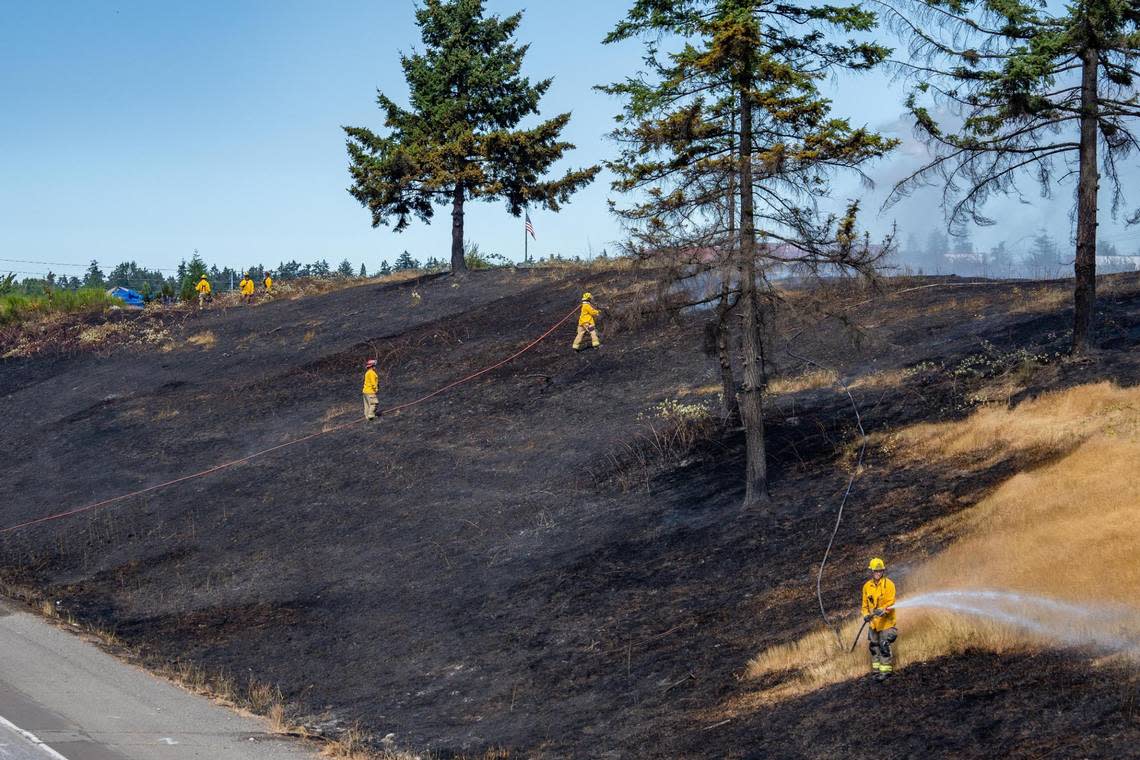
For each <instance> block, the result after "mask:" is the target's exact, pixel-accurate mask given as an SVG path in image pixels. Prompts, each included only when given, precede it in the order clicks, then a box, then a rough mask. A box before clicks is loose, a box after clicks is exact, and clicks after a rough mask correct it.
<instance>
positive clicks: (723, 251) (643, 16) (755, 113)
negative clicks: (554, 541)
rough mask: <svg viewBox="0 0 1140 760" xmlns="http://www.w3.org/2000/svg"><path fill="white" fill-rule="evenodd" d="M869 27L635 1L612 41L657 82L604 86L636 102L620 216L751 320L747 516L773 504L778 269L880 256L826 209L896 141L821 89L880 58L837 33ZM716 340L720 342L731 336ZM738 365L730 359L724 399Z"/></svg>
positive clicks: (724, 0)
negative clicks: (823, 204)
mask: <svg viewBox="0 0 1140 760" xmlns="http://www.w3.org/2000/svg"><path fill="white" fill-rule="evenodd" d="M874 25H875V15H874V14H873V13H870V12H868V11H866V10H864V9H863V8H862V7H861V6H860V5H859V4H858V3H855V4H851V5H844V6H833V5H824V4H819V5H812V4H810V3H805V4H802V5H798V4H797V5H790V4H774V3H771V2H769V1H768V0H635V2H634V3H633V6H632V8H631V9H630V11H629V13H628V15H627V17H626V19H625V20H624V21H622V22H620V23H619V24H618V26H617V27H616V28H615V30H614V31H613V32H612V33H611V34H610V35H609V37H608V38H607V41H610V42H614V41H618V40H624V39H628V38H630V37H641V38H645V39H646V40H647V46H648V55H647V57H646V65H647V68H648V74H647V75H646V76H638V77H634V78H630V79H627V80H625V81H623V82H618V83H616V84H613V85H610V86H608V87H606V88H603V89H605V90H606V91H607V92H610V93H612V94H617V95H621V96H623V97H624V98H625V99H626V103H627V105H626V111H625V113H624V114H623V116H622V117H621V119H620V120H619V122H620V126H619V127H618V129H617V130H616V132H615V135H614V136H615V138H616V139H617V141H618V142H619V143H621V144H622V145H623V151H622V154H621V156H620V158H619V159H618V160H616V161H613V162H611V163H610V165H609V168H610V169H611V170H613V171H614V172H615V174H616V175H617V180H616V181H615V183H614V186H615V188H616V189H618V190H621V191H627V192H628V191H637V192H639V194H640V197H639V199H638V200H637V201H635V202H634V203H633V204H631V205H630V206H628V207H625V208H619V209H617V211H618V213H619V214H620V215H621V216H622V217H623V218H624V219H625V220H626V222H627V223H629V224H630V225H631V227H632V229H633V234H634V240H635V246H636V247H639V248H641V249H642V250H645V251H646V252H647V253H648V254H649V255H652V256H655V257H658V258H659V257H660V254H661V253H662V252H671V253H672V254H673V256H674V257H675V258H676V260H677V262H678V263H679V264H680V270H681V271H680V273H679V274H680V276H683V277H687V276H691V274H692V270H693V267H701V266H708V265H710V264H711V267H712V268H715V269H718V270H720V275H719V276H720V278H721V281H720V285H719V288H718V289H717V292H716V293H714V295H712V296H711V297H710V298H709V299H707V300H713V299H715V300H717V301H718V303H719V307H718V314H720V315H723V314H724V313H736V314H738V315H739V317H740V330H741V349H742V350H741V357H740V365H741V368H742V383H741V388H740V391H739V394H738V398H739V407H740V415H741V419H742V421H743V423H744V428H745V437H746V441H747V464H746V473H745V486H746V489H745V506H746V507H750V506H753V505H760V504H764V503H766V502H767V501H768V499H769V497H768V484H767V483H768V479H767V464H766V455H765V445H764V425H763V409H762V394H763V388H764V384H765V380H764V368H763V366H762V360H763V355H764V348H763V345H762V335H761V314H762V307H763V301H764V300H765V299H766V298H770V297H772V296H773V295H774V291H773V290H772V289H771V288H768V287H766V285H767V283H768V282H769V279H768V277H767V275H768V274H769V273H770V272H772V271H774V270H779V269H784V270H786V269H797V270H799V271H801V272H804V273H819V272H821V271H827V272H837V271H848V270H851V269H854V270H858V271H865V272H869V271H870V268H871V265H872V264H873V262H874V260H875V258H876V256H877V253H872V251H871V248H870V247H869V246H866V245H864V246H862V247H860V246H858V245H856V242H857V241H856V235H855V228H854V214H855V211H856V209H857V207H858V206H857V204H855V203H852V204H851V206H850V207H849V209H848V214H847V216H846V217H844V218H843V219H842V220H840V219H838V218H836V217H834V216H831V217H825V218H821V214H820V213H819V211H818V208H817V207H816V205H815V204H816V198H818V197H819V196H825V195H826V194H827V192H828V188H829V185H828V177H829V175H830V173H831V172H832V171H833V170H835V169H848V170H853V171H856V172H859V171H860V169H859V167H860V166H862V165H863V164H864V163H865V162H867V161H870V160H872V159H874V158H876V157H878V156H881V155H883V154H884V153H885V152H886V151H888V150H890V149H891V148H892V147H893V145H894V142H893V141H891V140H887V139H884V138H883V137H881V136H880V135H877V134H875V133H873V132H869V131H867V130H865V129H862V128H855V127H852V126H851V125H850V124H849V123H848V122H847V121H846V120H844V119H841V118H837V117H834V116H832V115H831V104H830V102H829V101H828V100H827V99H826V98H825V97H823V96H822V94H821V93H820V91H819V87H818V83H819V82H820V81H821V80H822V79H824V78H825V77H827V76H828V75H829V74H831V73H833V72H834V71H836V70H838V69H843V68H846V69H855V70H858V69H867V68H870V67H872V66H874V65H876V64H878V63H879V62H881V61H882V60H883V59H884V58H885V56H886V55H887V52H888V51H887V50H886V49H885V48H883V47H881V46H879V45H877V44H875V43H872V42H858V41H853V40H848V41H843V40H839V39H837V38H838V37H839V36H840V35H842V34H848V33H854V32H866V31H869V30H870V29H872V28H873V27H874ZM668 38H676V39H679V40H680V49H679V50H678V51H677V52H674V53H672V54H661V53H660V52H659V46H660V45H661V43H662V40H663V39H668ZM762 241H766V242H762ZM770 243H773V244H770ZM710 250H711V251H712V252H714V253H713V254H712V256H711V257H710V255H709V252H710ZM721 321H722V322H723V317H722V318H721ZM717 333H718V334H717V338H716V342H717V343H718V347H721V346H725V345H726V344H727V340H726V339H725V334H724V331H723V330H722V329H721V327H720V326H718V328H717ZM727 369H728V367H726V366H725V363H724V361H723V359H722V375H723V376H724V382H725V385H726V391H725V392H726V394H727V393H728V388H727V385H728V382H729V379H728V378H729V376H728V373H727V372H726V370H727Z"/></svg>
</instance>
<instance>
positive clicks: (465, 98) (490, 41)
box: [344, 0, 598, 273]
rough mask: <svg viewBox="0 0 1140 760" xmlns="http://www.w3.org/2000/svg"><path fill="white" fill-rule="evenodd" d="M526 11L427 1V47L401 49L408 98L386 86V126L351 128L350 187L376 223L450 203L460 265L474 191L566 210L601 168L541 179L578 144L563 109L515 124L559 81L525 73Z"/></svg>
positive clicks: (420, 16) (460, 0) (517, 206)
mask: <svg viewBox="0 0 1140 760" xmlns="http://www.w3.org/2000/svg"><path fill="white" fill-rule="evenodd" d="M521 19H522V14H521V13H515V14H513V15H511V16H507V17H506V18H499V17H498V16H494V15H492V16H486V15H485V12H484V1H483V0H426V2H425V3H424V4H423V5H422V6H421V7H420V8H419V9H417V10H416V23H417V24H418V25H419V27H420V33H421V36H422V38H423V43H424V51H423V52H422V53H415V54H413V55H402V56H401V57H400V62H401V65H402V67H403V70H404V77H405V79H406V80H407V82H408V88H409V90H410V91H411V98H410V105H411V107H410V108H403V107H402V106H400V105H398V104H397V103H396V102H395V101H393V100H392V99H390V98H389V97H387V96H386V95H384V94H383V93H378V95H377V102H378V103H379V105H380V108H381V110H382V111H383V112H384V126H385V127H386V128H387V130H388V134H387V135H386V136H380V135H377V134H376V133H374V132H372V131H371V130H370V129H367V128H364V127H344V131H345V133H346V134H347V135H348V141H347V145H348V154H349V159H350V165H349V172H350V174H351V176H352V186H351V187H350V188H349V192H350V193H352V195H353V197H354V198H356V199H357V200H358V201H360V203H361V205H363V206H365V207H366V208H368V210H369V211H370V212H371V213H372V226H373V227H377V226H379V225H381V224H385V225H386V224H389V223H390V220H391V219H392V218H395V229H396V230H397V231H401V230H403V229H405V228H406V227H407V226H408V224H409V223H410V219H411V217H413V216H415V217H417V218H419V219H420V220H422V221H423V222H425V223H430V222H431V219H432V217H433V215H434V213H435V209H434V206H435V204H439V203H450V204H451V271H452V272H453V273H459V272H464V271H466V265H465V264H464V261H463V213H464V211H463V209H464V204H465V203H466V201H468V200H472V199H474V200H483V201H493V200H496V199H502V200H504V201H506V203H507V209H508V210H509V211H510V213H511V214H513V215H514V216H519V215H520V214H521V213H522V211H523V209H524V208H525V207H526V206H528V205H538V206H543V207H545V208H548V209H550V210H552V211H557V210H558V209H559V208H560V206H561V205H562V204H564V203H566V202H567V201H568V200H569V199H570V196H571V195H572V194H573V193H574V192H575V191H577V190H578V189H579V188H581V187H583V186H585V185H586V184H588V183H589V182H590V181H591V180H593V178H594V176H595V175H596V174H597V172H598V167H590V168H586V169H577V170H572V171H568V172H567V173H566V174H565V175H563V176H562V177H561V178H559V179H556V180H549V181H547V180H543V179H542V177H543V176H544V175H545V174H546V173H547V171H548V170H549V169H550V167H551V166H552V165H553V164H554V163H555V162H556V161H558V160H559V159H561V158H562V156H563V155H564V154H565V153H566V151H567V150H569V149H571V148H573V147H574V146H573V145H572V144H570V143H568V142H565V141H563V140H561V139H560V136H561V134H562V130H563V128H564V127H565V126H566V124H567V122H569V120H570V114H569V113H563V114H560V115H558V116H555V117H554V118H552V119H549V120H547V121H544V122H542V123H540V124H538V125H537V126H535V127H533V128H532V129H516V127H517V126H518V125H519V123H520V122H521V121H522V120H523V119H524V118H526V117H528V116H531V115H534V114H537V113H538V104H539V100H540V99H541V98H542V96H543V95H544V94H545V93H546V91H547V90H548V89H549V88H550V83H551V81H552V80H550V79H544V80H542V81H540V82H537V83H534V84H532V83H531V82H530V80H529V79H527V78H526V77H524V76H522V74H521V73H520V72H521V70H522V63H523V58H524V57H525V55H526V52H527V46H526V45H517V44H515V42H514V41H513V37H514V34H515V31H516V30H517V29H518V26H519V22H520V21H521Z"/></svg>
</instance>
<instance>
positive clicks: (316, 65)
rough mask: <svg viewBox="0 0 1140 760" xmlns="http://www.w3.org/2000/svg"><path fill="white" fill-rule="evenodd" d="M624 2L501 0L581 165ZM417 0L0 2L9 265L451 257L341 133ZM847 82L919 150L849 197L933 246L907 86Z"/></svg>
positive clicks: (1061, 223) (603, 145)
mask: <svg viewBox="0 0 1140 760" xmlns="http://www.w3.org/2000/svg"><path fill="white" fill-rule="evenodd" d="M625 5H626V4H625V3H624V2H622V1H621V0H577V1H576V2H572V3H567V2H563V1H562V0H535V1H533V2H531V3H530V4H529V5H526V6H520V5H519V4H518V3H517V2H511V1H510V0H490V2H489V3H488V6H489V9H490V10H491V11H493V12H498V13H501V14H505V13H509V12H512V11H514V10H517V9H518V8H520V7H525V10H526V15H525V18H524V21H523V25H522V28H521V30H520V34H519V38H520V40H521V41H524V42H527V43H530V44H531V52H530V54H529V56H528V57H527V63H526V73H527V74H528V75H529V76H531V77H532V78H534V79H537V78H541V77H545V76H554V77H555V81H554V85H553V87H552V88H551V90H550V92H549V93H548V95H547V96H546V98H545V100H544V101H543V112H544V114H548V115H549V114H553V113H557V112H559V111H563V110H569V111H572V112H573V119H572V121H571V123H570V127H569V128H568V130H567V136H568V138H569V139H570V140H571V141H572V142H574V143H576V144H577V146H578V149H577V150H576V151H574V152H573V153H572V154H571V155H570V157H569V159H568V162H567V163H568V164H571V165H584V164H589V163H596V162H598V161H601V160H603V159H604V158H606V157H609V156H610V155H612V154H613V152H614V146H613V145H612V144H610V143H609V142H608V141H607V140H606V138H605V134H606V132H607V131H608V130H609V129H610V126H611V124H612V118H613V116H614V114H615V113H616V112H617V111H618V110H619V103H618V102H617V101H615V100H613V99H612V98H610V97H609V96H606V95H603V94H601V93H597V92H594V91H593V90H592V89H591V87H592V86H593V85H595V84H599V83H605V82H609V81H614V80H617V79H620V78H621V77H623V76H625V75H626V74H627V73H629V72H631V71H633V70H636V68H637V67H638V65H639V63H640V56H641V49H640V46H639V45H637V44H635V43H629V44H625V45H620V46H603V45H602V44H601V42H600V40H601V38H602V37H603V36H604V35H605V33H606V32H607V31H608V30H609V29H610V28H612V26H613V24H614V22H615V21H616V20H617V19H618V18H619V17H620V16H621V15H622V12H623V9H624V8H625ZM413 8H414V3H413V2H411V1H410V0H367V1H366V0H337V2H332V3H322V2H316V0H312V1H301V0H259V1H258V0H225V1H214V2H208V1H199V2H193V3H191V2H185V3H177V4H175V3H159V2H153V0H147V1H145V2H144V1H135V2H101V1H99V0H86V1H82V2H81V1H74V2H63V1H62V0H52V1H51V2H47V1H46V0H0V108H2V109H3V111H2V113H3V118H0V270H4V271H9V270H15V271H18V272H21V273H28V274H35V273H42V272H44V271H46V269H48V268H49V267H48V266H45V265H42V264H24V263H18V262H13V261H11V260H13V259H20V260H29V261H43V262H62V263H65V264H85V263H86V262H87V261H88V260H90V259H92V258H95V259H98V260H99V261H100V262H101V263H103V264H104V265H105V266H107V267H109V266H110V265H113V264H114V263H116V262H118V261H121V260H128V259H133V260H136V261H138V262H139V263H140V264H145V265H147V266H152V267H155V266H157V267H164V268H173V267H174V266H176V264H177V262H178V261H179V259H182V258H186V257H188V256H189V255H190V254H191V253H192V252H193V250H194V249H195V248H197V249H199V250H200V251H201V253H202V255H203V256H204V257H205V258H206V260H207V261H209V262H211V263H217V264H219V265H225V264H229V265H233V266H236V267H240V266H242V265H244V264H250V263H256V262H263V263H265V264H268V265H274V264H276V263H277V262H279V261H281V260H289V259H298V260H300V261H302V262H307V261H312V260H315V259H318V258H325V259H328V260H329V261H331V262H332V263H333V264H334V265H335V264H336V263H337V262H339V261H340V260H341V259H344V258H348V259H349V260H350V261H352V262H353V263H354V264H355V265H356V266H359V264H360V263H362V262H363V263H365V264H366V265H367V266H368V268H369V269H370V270H372V269H374V268H376V266H377V265H378V264H379V262H380V261H381V260H382V259H387V260H389V261H392V260H394V259H395V258H396V256H397V255H399V253H400V252H401V251H402V250H404V249H405V248H406V249H408V250H409V251H411V252H412V254H413V255H414V256H416V257H417V258H420V259H424V258H427V257H429V256H438V257H443V258H445V257H446V256H447V252H448V249H449V243H450V225H449V221H450V217H449V216H448V214H447V209H440V215H439V216H437V218H436V222H435V223H434V224H432V225H431V226H425V225H422V224H418V223H417V224H414V225H413V226H412V227H411V228H410V229H409V230H407V231H406V232H404V233H401V234H396V233H394V232H392V231H391V230H390V229H386V228H379V229H372V227H371V226H370V223H369V216H368V213H367V212H366V211H365V210H364V209H363V208H361V207H360V206H359V204H357V202H356V201H355V200H354V199H353V198H352V197H351V196H350V195H349V194H348V193H347V192H346V191H345V188H346V187H347V185H348V182H349V180H348V175H347V170H346V165H347V160H346V155H345V149H344V136H343V133H342V132H341V130H340V125H342V124H349V125H354V126H370V127H373V128H376V129H379V128H380V127H381V126H382V125H381V115H380V112H379V110H378V109H377V108H376V105H375V92H376V90H377V89H378V88H379V89H382V90H383V91H384V92H385V93H387V94H389V95H390V96H392V97H394V98H395V99H397V100H400V101H402V100H404V98H405V96H406V86H405V84H404V81H403V77H402V74H401V71H400V68H399V61H398V58H397V53H398V51H400V50H405V51H407V50H410V49H411V48H413V47H415V46H417V45H418V44H419V37H418V34H417V29H416V27H415V25H414V19H413ZM330 9H331V10H330ZM829 90H830V93H829V94H830V95H831V96H832V97H833V98H834V100H835V104H836V112H837V113H838V114H841V115H846V116H850V117H851V118H852V120H853V121H854V122H855V123H857V124H867V125H869V126H871V127H874V128H877V129H882V130H887V131H890V132H892V133H895V134H896V135H897V136H899V137H903V138H906V139H907V140H908V143H907V144H906V145H905V146H904V147H903V148H902V149H900V150H899V151H898V153H897V155H896V156H895V157H894V158H892V159H890V160H887V161H883V162H881V163H880V164H879V165H877V166H876V167H874V168H873V169H872V174H873V175H874V177H875V179H876V181H877V183H878V188H877V189H876V190H875V191H868V190H866V189H864V188H860V187H858V186H857V185H854V184H852V183H850V182H841V183H839V184H838V185H837V195H839V196H841V197H840V198H839V199H838V200H842V199H843V198H846V197H849V196H852V195H857V196H863V197H864V198H865V208H866V210H867V212H868V217H867V221H868V223H870V224H872V225H873V226H874V227H876V228H877V229H879V230H882V229H885V228H886V227H887V226H888V225H889V224H890V222H891V221H892V220H897V221H898V223H899V225H900V227H901V228H902V230H903V232H904V233H906V232H909V231H916V232H918V233H919V234H920V235H921V236H922V237H923V238H925V235H926V233H927V231H928V229H929V227H930V225H932V224H941V223H942V218H941V213H940V212H939V211H938V209H937V204H936V200H937V199H936V198H935V197H933V196H927V197H920V198H916V199H913V200H910V201H907V202H906V203H904V204H902V205H900V206H897V207H895V208H893V209H891V210H890V211H889V212H886V213H884V214H879V211H878V209H879V202H880V201H881V197H882V194H883V190H884V189H885V188H886V187H889V186H890V184H891V183H892V182H893V181H895V180H896V179H897V178H898V177H900V176H902V174H903V173H904V172H905V171H906V170H907V169H908V167H910V166H912V165H913V164H914V162H915V161H916V160H918V158H919V157H920V155H921V148H920V147H919V146H917V145H915V144H914V142H913V140H911V139H910V129H909V126H908V125H907V124H906V123H905V121H903V120H901V119H900V116H901V114H902V109H901V107H900V103H901V100H902V97H903V93H904V90H905V87H904V85H903V84H902V83H898V82H891V81H890V80H889V78H888V77H887V76H886V75H885V74H876V75H871V76H863V77H860V78H858V79H842V80H838V81H835V82H832V83H830V84H829ZM1026 187H1027V188H1028V189H1029V192H1030V193H1032V194H1033V197H1036V194H1035V191H1034V190H1033V188H1032V187H1031V186H1029V185H1027V186H1026ZM1070 193H1071V191H1070V188H1069V187H1068V186H1065V187H1061V188H1059V189H1058V191H1057V193H1056V195H1057V197H1058V200H1057V201H1056V202H1054V203H1053V204H1044V203H1035V204H1034V205H1021V204H1018V203H1016V202H1014V201H1002V202H1000V203H999V204H997V205H995V206H994V207H993V208H992V209H991V210H992V211H993V212H994V213H995V214H997V215H998V216H999V218H1002V219H1003V220H1007V223H1005V224H1003V225H1002V226H1001V227H1000V228H999V229H997V230H994V229H990V230H986V231H978V232H977V233H976V234H975V236H974V239H975V243H976V244H979V245H985V246H988V245H989V244H992V243H993V242H995V241H996V240H998V239H1003V238H1004V239H1006V240H1008V241H1010V242H1013V241H1015V240H1017V239H1018V238H1020V237H1022V236H1024V235H1027V234H1029V233H1032V232H1035V231H1037V229H1038V228H1040V227H1041V226H1043V225H1044V226H1046V227H1047V228H1048V229H1049V230H1050V231H1051V232H1053V233H1054V234H1055V235H1057V236H1058V237H1059V238H1061V239H1067V238H1068V236H1069V231H1070V224H1069V220H1068V211H1069V207H1070V205H1071V201H1070V198H1071V194H1070ZM1104 195H1107V194H1104ZM610 196H611V192H610V189H609V185H608V177H606V176H605V175H603V176H602V178H601V179H600V181H598V182H597V183H595V184H594V185H593V186H592V187H590V188H589V189H587V190H585V191H583V192H581V193H580V194H578V195H577V196H576V197H575V199H574V201H573V202H572V203H571V204H570V205H569V206H568V207H566V208H565V209H563V211H562V212H561V213H560V214H551V213H548V212H543V211H536V212H534V213H533V214H532V219H533V221H534V224H535V227H536V229H537V234H538V241H537V242H533V243H532V247H531V250H532V252H534V253H537V254H539V255H545V254H547V253H551V252H558V253H562V254H564V255H575V254H580V255H586V254H587V253H588V252H589V251H590V250H592V251H593V253H595V254H597V253H599V252H600V251H601V250H602V249H603V248H606V247H609V248H610V249H611V250H612V249H613V247H614V242H615V241H617V240H619V239H620V237H621V230H620V228H619V226H618V225H617V224H616V222H615V221H614V219H613V218H612V217H611V216H610V214H609V212H608V209H607V206H606V199H607V198H608V197H610ZM1102 202H1107V198H1105V200H1104V201H1102ZM468 209H469V213H468V216H467V222H468V227H467V235H468V237H469V238H471V239H473V240H475V241H477V242H479V243H480V245H481V246H482V247H483V249H484V250H490V251H497V252H502V253H504V254H506V255H508V256H510V257H512V258H516V259H518V258H521V255H522V222H521V221H520V220H516V219H515V218H513V217H511V216H509V215H508V214H507V213H506V211H505V209H504V207H503V206H502V205H501V204H482V203H474V204H469V206H468ZM1102 230H1103V231H1104V233H1105V236H1106V237H1108V238H1110V239H1116V240H1118V241H1119V242H1120V243H1121V245H1122V247H1124V248H1127V249H1129V250H1132V249H1134V248H1135V247H1136V246H1137V245H1140V233H1135V232H1129V231H1124V230H1122V229H1120V228H1119V227H1114V226H1113V225H1112V224H1111V223H1109V222H1108V220H1106V224H1105V225H1104V226H1103V227H1102ZM50 268H52V269H54V270H55V271H56V272H68V273H77V272H78V269H74V268H67V267H61V266H55V265H53V266H51V267H50Z"/></svg>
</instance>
